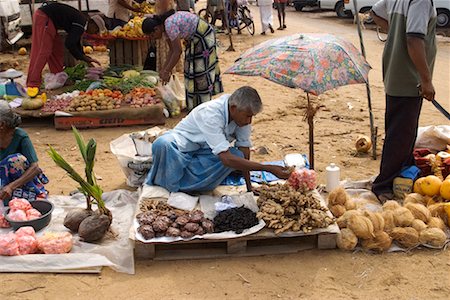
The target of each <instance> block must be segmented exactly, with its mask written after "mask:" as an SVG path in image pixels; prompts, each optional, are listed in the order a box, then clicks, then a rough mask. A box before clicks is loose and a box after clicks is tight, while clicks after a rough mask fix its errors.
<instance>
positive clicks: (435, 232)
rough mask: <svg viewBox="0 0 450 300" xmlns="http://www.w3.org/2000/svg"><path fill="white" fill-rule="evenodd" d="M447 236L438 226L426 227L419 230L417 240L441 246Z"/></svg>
mask: <svg viewBox="0 0 450 300" xmlns="http://www.w3.org/2000/svg"><path fill="white" fill-rule="evenodd" d="M446 240H447V236H446V235H445V232H444V231H442V229H439V228H427V229H424V230H422V231H421V232H420V236H419V241H420V243H422V244H426V245H431V246H433V247H439V248H441V247H443V246H444V245H445V241H446Z"/></svg>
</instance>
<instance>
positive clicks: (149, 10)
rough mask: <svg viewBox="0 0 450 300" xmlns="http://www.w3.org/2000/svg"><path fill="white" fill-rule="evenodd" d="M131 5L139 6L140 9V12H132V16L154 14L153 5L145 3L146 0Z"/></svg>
mask: <svg viewBox="0 0 450 300" xmlns="http://www.w3.org/2000/svg"><path fill="white" fill-rule="evenodd" d="M133 7H134V8H139V10H140V12H133V15H134V16H143V15H154V14H155V12H156V10H155V5H152V4H150V3H147V2H146V1H144V2H142V3H134V4H133Z"/></svg>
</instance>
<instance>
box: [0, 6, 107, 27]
mask: <svg viewBox="0 0 450 300" xmlns="http://www.w3.org/2000/svg"><path fill="white" fill-rule="evenodd" d="M0 1H2V0H0ZM16 1H17V0H16ZM46 1H48V0H35V1H34V2H35V4H34V10H37V9H38V8H39V7H41V6H42V3H43V2H46ZM61 2H62V3H64V4H67V5H70V6H73V7H75V8H76V9H79V7H78V0H63V1H61ZM31 3H32V0H20V16H21V18H22V25H21V26H22V28H23V30H25V31H30V30H31V23H32V18H31V12H32V9H33V8H32V4H31ZM108 7H109V5H108V0H81V11H99V12H101V13H103V14H106V13H107V11H108ZM30 32H31V31H30Z"/></svg>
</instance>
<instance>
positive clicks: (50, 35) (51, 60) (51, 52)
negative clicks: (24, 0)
mask: <svg viewBox="0 0 450 300" xmlns="http://www.w3.org/2000/svg"><path fill="white" fill-rule="evenodd" d="M31 39H32V43H31V55H30V66H29V68H28V77H27V86H28V87H40V86H41V82H42V78H41V77H42V70H43V69H44V67H45V65H46V64H47V63H48V67H49V68H50V72H52V73H59V72H62V71H63V69H64V44H63V42H62V40H61V37H60V36H59V35H58V32H57V30H56V28H55V25H54V24H53V22H52V20H51V19H50V18H49V17H48V16H47V15H46V14H45V13H44V12H42V11H41V10H40V9H38V10H36V12H35V13H34V16H33V32H32V38H31Z"/></svg>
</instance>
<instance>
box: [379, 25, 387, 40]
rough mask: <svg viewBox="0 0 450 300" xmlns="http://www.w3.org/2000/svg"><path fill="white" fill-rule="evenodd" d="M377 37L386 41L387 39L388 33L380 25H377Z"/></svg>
mask: <svg viewBox="0 0 450 300" xmlns="http://www.w3.org/2000/svg"><path fill="white" fill-rule="evenodd" d="M377 37H378V39H379V40H380V41H382V42H386V41H387V33H384V32H383V31H382V30H381V28H380V26H377Z"/></svg>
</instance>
